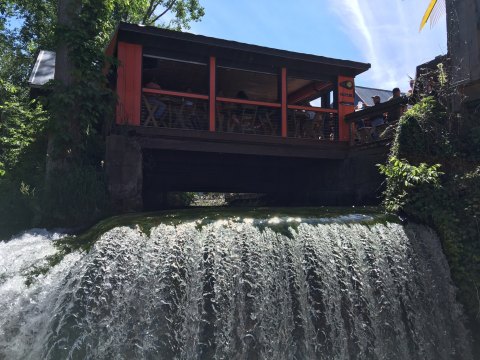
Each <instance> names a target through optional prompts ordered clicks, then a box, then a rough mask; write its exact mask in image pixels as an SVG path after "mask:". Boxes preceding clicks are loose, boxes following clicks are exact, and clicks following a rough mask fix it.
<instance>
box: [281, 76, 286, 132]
mask: <svg viewBox="0 0 480 360" xmlns="http://www.w3.org/2000/svg"><path fill="white" fill-rule="evenodd" d="M281 78H282V79H281V83H282V137H283V138H286V137H287V69H286V68H282V76H281Z"/></svg>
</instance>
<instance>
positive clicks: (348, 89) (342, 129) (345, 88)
mask: <svg viewBox="0 0 480 360" xmlns="http://www.w3.org/2000/svg"><path fill="white" fill-rule="evenodd" d="M337 102H338V140H340V141H350V125H349V124H347V123H346V122H345V115H347V114H350V113H352V112H354V111H355V83H354V79H353V77H348V76H339V77H338V95H337Z"/></svg>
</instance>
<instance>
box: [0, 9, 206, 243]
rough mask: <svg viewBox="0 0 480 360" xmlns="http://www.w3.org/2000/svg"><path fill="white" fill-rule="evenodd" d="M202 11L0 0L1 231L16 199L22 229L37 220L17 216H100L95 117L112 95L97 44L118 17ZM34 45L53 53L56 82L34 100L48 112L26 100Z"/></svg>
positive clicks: (185, 15)
mask: <svg viewBox="0 0 480 360" xmlns="http://www.w3.org/2000/svg"><path fill="white" fill-rule="evenodd" d="M203 14H204V10H203V8H202V7H201V6H200V4H199V2H198V0H176V1H158V0H156V1H151V0H41V1H40V0H0V84H1V87H0V92H1V93H0V114H1V122H0V147H1V148H2V151H1V153H0V163H2V164H1V165H0V171H1V173H0V202H1V204H0V209H7V206H5V204H6V202H7V197H6V196H4V195H9V196H10V200H9V201H8V203H9V206H10V207H8V208H9V209H10V210H8V211H7V210H6V211H5V214H3V213H1V214H0V229H7V228H8V226H9V224H11V223H12V221H11V218H10V217H9V214H14V213H15V211H13V210H14V209H13V207H15V206H16V205H15V204H20V203H22V204H23V205H22V206H20V207H18V206H17V208H22V209H23V210H22V211H20V212H21V213H24V214H29V216H27V217H25V219H23V220H22V221H23V223H22V224H23V227H28V226H32V225H39V224H38V223H36V224H32V223H29V220H28V219H26V218H28V217H29V218H30V219H31V218H32V217H33V213H35V212H36V213H42V215H46V216H44V219H43V220H42V222H43V223H42V224H41V225H55V226H62V225H64V226H74V225H78V224H79V223H86V222H88V221H91V220H93V218H95V217H98V216H99V214H100V213H101V211H102V210H101V209H102V207H103V206H104V205H105V203H106V201H104V200H105V193H106V192H105V187H104V182H103V168H102V166H101V165H102V157H103V143H102V141H103V137H102V124H103V123H105V121H106V119H109V118H111V117H112V115H113V110H114V101H115V96H114V94H113V93H112V92H111V91H110V90H109V89H108V87H107V86H105V85H106V81H105V78H104V76H103V74H102V69H103V68H104V65H105V64H106V63H107V62H108V61H112V59H108V58H106V56H105V55H104V51H103V49H104V47H105V46H106V44H107V42H108V40H109V39H110V36H111V34H112V33H113V31H114V29H115V27H116V25H117V24H118V22H119V21H127V22H133V23H144V24H147V25H155V26H162V27H169V28H172V29H176V30H181V29H184V28H188V25H189V23H190V22H191V21H198V20H199V19H200V18H201V17H202V16H203ZM39 49H45V50H55V51H56V52H57V61H56V72H55V80H54V81H53V82H51V83H50V84H48V85H47V88H46V90H49V92H48V96H45V97H44V98H43V100H42V102H44V103H45V104H46V105H47V106H46V107H45V109H47V112H45V111H44V110H42V108H41V107H40V105H39V104H38V103H32V102H31V101H30V99H29V88H28V78H29V73H30V71H31V65H32V61H33V59H34V57H35V55H36V53H37V52H38V50H39ZM7 119H8V120H7ZM37 139H41V141H37ZM46 139H48V146H47V141H46ZM33 148H35V151H33V152H32V151H31V149H33ZM47 150H48V151H47ZM47 152H48V156H47V157H46V158H45V154H46V153H47ZM23 154H29V156H26V155H25V156H24V155H23ZM30 155H32V156H30ZM34 155H35V156H34ZM27 158H28V161H12V159H27ZM45 159H46V160H47V161H45ZM45 163H46V165H45ZM20 170H21V171H20ZM45 170H47V171H45ZM40 179H41V180H40ZM45 180H48V181H46V182H45ZM17 214H18V212H17ZM47 217H48V219H47ZM19 218H20V217H19V216H16V217H15V219H19ZM17 222H18V221H17ZM21 227H22V226H21V224H20V223H18V224H17V225H16V226H15V227H13V228H14V229H15V230H18V229H20V228H21ZM13 228H12V229H13ZM12 231H14V230H12ZM0 236H1V235H0Z"/></svg>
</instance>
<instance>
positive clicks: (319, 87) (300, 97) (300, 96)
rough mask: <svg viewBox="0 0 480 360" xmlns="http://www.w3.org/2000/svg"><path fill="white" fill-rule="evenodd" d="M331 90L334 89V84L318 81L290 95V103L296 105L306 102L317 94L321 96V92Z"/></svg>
mask: <svg viewBox="0 0 480 360" xmlns="http://www.w3.org/2000/svg"><path fill="white" fill-rule="evenodd" d="M331 88H333V84H332V83H331V82H330V81H326V82H320V81H316V82H314V83H312V84H308V85H306V86H304V87H301V88H300V89H298V90H297V91H295V92H294V93H292V94H290V95H289V96H288V103H289V104H296V103H298V102H301V101H304V100H305V99H308V98H311V97H312V96H313V95H315V94H320V93H321V92H323V91H326V90H329V89H331Z"/></svg>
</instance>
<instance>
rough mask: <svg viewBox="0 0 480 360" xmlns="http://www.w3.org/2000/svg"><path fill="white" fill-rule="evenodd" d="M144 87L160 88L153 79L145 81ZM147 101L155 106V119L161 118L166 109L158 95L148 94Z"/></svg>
mask: <svg viewBox="0 0 480 360" xmlns="http://www.w3.org/2000/svg"><path fill="white" fill-rule="evenodd" d="M144 87H146V88H148V89H155V90H162V87H161V86H160V85H159V84H158V83H157V82H156V80H155V79H152V80H151V81H149V82H147V83H146V84H145V85H144ZM147 99H148V102H149V103H150V105H152V106H153V107H154V108H155V112H154V115H155V119H161V118H162V116H163V115H164V114H165V110H166V109H167V105H165V103H164V102H163V101H161V100H160V99H159V98H158V96H155V95H149V96H147Z"/></svg>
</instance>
